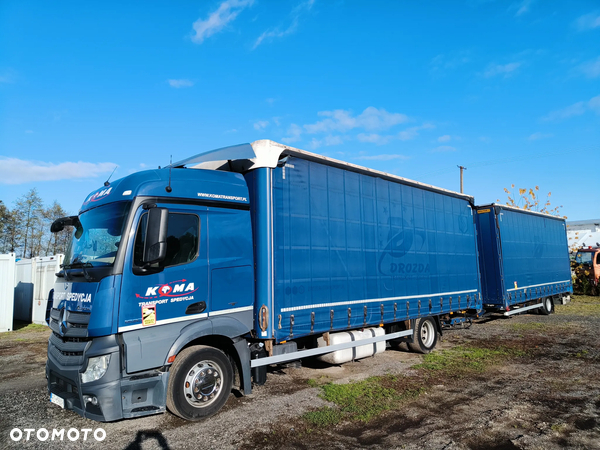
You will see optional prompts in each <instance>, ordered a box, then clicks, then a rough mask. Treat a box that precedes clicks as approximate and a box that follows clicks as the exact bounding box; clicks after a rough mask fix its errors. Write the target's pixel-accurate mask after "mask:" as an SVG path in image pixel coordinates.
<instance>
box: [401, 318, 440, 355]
mask: <svg viewBox="0 0 600 450" xmlns="http://www.w3.org/2000/svg"><path fill="white" fill-rule="evenodd" d="M437 340H438V333H437V328H436V326H435V322H434V320H433V318H431V317H425V318H421V319H417V320H416V321H415V331H414V333H413V342H409V343H408V348H409V349H410V350H412V351H413V352H416V353H429V352H430V351H431V350H433V349H434V348H435V345H436V344H437Z"/></svg>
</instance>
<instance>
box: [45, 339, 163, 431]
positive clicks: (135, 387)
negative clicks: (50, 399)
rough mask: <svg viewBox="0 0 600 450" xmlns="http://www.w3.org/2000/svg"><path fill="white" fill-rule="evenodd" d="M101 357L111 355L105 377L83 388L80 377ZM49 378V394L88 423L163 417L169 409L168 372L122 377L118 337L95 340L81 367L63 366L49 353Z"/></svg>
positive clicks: (125, 375) (87, 350)
mask: <svg viewBox="0 0 600 450" xmlns="http://www.w3.org/2000/svg"><path fill="white" fill-rule="evenodd" d="M115 349H116V350H117V351H115ZM102 354H110V355H111V357H110V363H109V365H108V369H107V371H106V373H105V374H104V376H103V377H102V378H100V379H99V380H97V381H94V382H91V383H85V384H82V383H81V378H80V373H81V372H83V371H84V369H85V367H86V365H87V357H91V356H99V355H102ZM46 378H47V380H48V393H49V394H55V395H57V396H58V397H61V398H62V399H64V401H65V409H68V410H70V411H75V412H76V413H77V414H79V415H81V416H83V417H85V418H88V419H92V420H97V421H100V422H111V421H114V420H119V419H127V418H133V417H140V416H146V415H150V414H157V413H162V412H164V411H165V409H166V406H165V405H166V392H167V380H168V372H160V371H157V370H153V371H148V372H142V373H136V374H133V375H128V374H125V373H123V372H122V370H121V358H120V352H119V347H118V345H116V338H115V336H107V337H104V338H96V339H94V340H93V341H92V345H91V346H89V347H88V348H87V349H86V352H85V355H84V358H83V364H82V365H76V366H73V365H63V364H61V361H59V358H57V357H56V356H55V355H54V354H53V353H52V352H50V351H49V352H48V360H47V362H46ZM84 397H90V398H92V397H95V398H96V399H97V402H96V404H93V403H92V402H90V401H87V402H86V401H85V400H84Z"/></svg>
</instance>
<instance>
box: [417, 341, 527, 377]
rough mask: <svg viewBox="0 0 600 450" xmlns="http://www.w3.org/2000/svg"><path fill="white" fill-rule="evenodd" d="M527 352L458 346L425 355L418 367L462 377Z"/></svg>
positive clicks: (448, 375) (444, 374)
mask: <svg viewBox="0 0 600 450" xmlns="http://www.w3.org/2000/svg"><path fill="white" fill-rule="evenodd" d="M524 355H525V352H524V351H522V350H517V349H514V348H510V347H502V346H499V347H497V348H493V349H491V348H481V347H466V346H458V347H454V348H451V349H448V350H443V351H441V352H434V353H429V354H427V355H424V357H423V360H424V361H423V363H421V364H417V365H416V366H414V367H415V368H416V369H421V370H427V371H432V372H437V373H438V375H440V376H442V377H445V378H448V377H450V378H461V377H462V376H464V375H467V374H470V373H473V372H483V371H484V370H485V369H486V368H487V367H489V366H491V365H493V364H497V363H499V362H501V361H503V360H506V359H508V358H515V357H519V356H524Z"/></svg>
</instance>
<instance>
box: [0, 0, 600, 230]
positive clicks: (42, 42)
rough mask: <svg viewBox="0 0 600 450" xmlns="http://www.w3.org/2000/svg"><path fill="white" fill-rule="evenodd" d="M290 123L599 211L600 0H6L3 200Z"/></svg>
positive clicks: (396, 164) (90, 182) (363, 149)
mask: <svg viewBox="0 0 600 450" xmlns="http://www.w3.org/2000/svg"><path fill="white" fill-rule="evenodd" d="M265 138H267V139H273V140H275V141H278V142H283V143H288V144H289V145H292V146H294V147H299V148H302V149H306V150H310V151H314V152H317V153H321V154H324V155H327V156H330V157H334V158H338V159H342V160H345V161H349V162H352V163H355V164H361V165H365V166H367V167H372V168H375V169H379V170H384V171H388V172H391V173H394V174H397V175H400V176H404V177H407V178H412V179H415V180H418V181H421V182H425V183H430V184H434V185H437V186H440V187H444V188H447V189H452V190H458V189H459V171H458V168H457V167H456V166H457V165H463V166H466V167H467V170H466V172H465V192H466V193H468V194H471V195H473V196H475V199H476V202H477V203H478V204H485V203H489V202H493V201H496V200H497V199H500V200H501V201H505V200H506V194H505V193H504V191H503V189H504V188H505V187H510V185H511V184H515V185H516V187H517V188H518V187H524V188H530V187H533V186H536V185H537V186H539V187H540V191H542V192H544V193H545V192H548V191H550V192H552V197H551V201H552V203H553V205H563V206H564V207H563V209H562V213H563V214H565V215H567V216H568V218H569V220H583V219H589V218H598V217H600V188H599V187H600V183H599V182H598V179H599V178H600V176H599V172H600V164H599V163H600V4H599V3H598V2H597V1H575V0H573V1H569V2H564V1H551V0H544V1H542V0H538V1H533V0H525V1H521V0H519V1H514V2H513V1H499V0H498V1H493V0H487V1H486V0H466V1H437V2H434V1H430V2H408V1H403V2H401V1H398V2H387V1H370V2H359V1H333V0H332V1H325V0H314V1H313V0H308V1H267V0H226V1H196V2H193V1H187V2H156V1H149V2H127V1H123V2H114V3H110V2H109V3H107V2H92V1H90V2H69V1H62V2H44V1H27V0H4V1H2V2H1V3H0V199H1V200H3V201H4V202H5V203H6V204H7V205H9V206H12V205H13V202H14V200H15V199H16V198H18V197H19V196H21V195H23V194H24V193H25V192H27V191H28V190H29V189H31V188H32V187H36V188H37V189H38V191H39V193H40V194H41V196H42V197H43V199H44V201H45V202H47V203H51V202H52V201H53V200H57V201H59V202H60V203H61V204H62V205H63V207H65V208H66V209H68V210H69V211H70V212H72V213H75V212H77V210H78V208H79V206H80V205H81V203H82V201H83V200H84V197H85V196H86V194H87V193H89V192H90V191H92V190H94V189H96V188H98V187H100V186H101V184H102V182H103V181H104V180H105V179H106V178H107V177H108V175H109V174H110V172H111V171H112V170H113V169H114V168H115V167H117V169H116V172H115V175H114V176H113V179H115V178H120V177H122V176H126V175H128V174H129V173H132V172H135V171H138V170H143V169H144V168H150V167H156V166H158V165H165V164H166V163H168V161H169V157H170V155H172V156H173V159H174V160H179V159H183V158H185V157H187V156H190V155H193V154H196V153H200V152H202V151H206V150H210V149H213V148H218V147H223V146H227V145H233V144H238V143H243V142H251V141H254V140H256V139H265Z"/></svg>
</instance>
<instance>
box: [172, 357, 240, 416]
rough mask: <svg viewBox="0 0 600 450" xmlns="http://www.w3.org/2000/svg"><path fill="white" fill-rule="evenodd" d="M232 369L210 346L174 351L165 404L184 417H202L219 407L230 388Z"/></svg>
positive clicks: (227, 395)
mask: <svg viewBox="0 0 600 450" xmlns="http://www.w3.org/2000/svg"><path fill="white" fill-rule="evenodd" d="M232 383H233V369H232V368H231V364H230V362H229V359H228V358H227V356H226V355H225V354H224V353H223V352H222V351H221V350H218V349H216V348H213V347H207V346H204V345H195V346H193V347H188V348H186V349H185V350H183V351H182V352H181V353H179V354H178V355H177V358H175V362H174V363H173V365H172V366H171V372H170V375H169V384H168V387H167V408H169V411H171V412H172V413H173V414H175V415H177V416H179V417H181V418H182V419H186V420H194V421H195V420H202V419H204V418H206V417H210V416H212V415H213V414H216V413H217V411H219V410H220V409H221V408H222V407H223V405H224V404H225V402H227V399H228V398H229V393H230V392H231V385H232Z"/></svg>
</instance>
